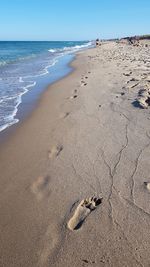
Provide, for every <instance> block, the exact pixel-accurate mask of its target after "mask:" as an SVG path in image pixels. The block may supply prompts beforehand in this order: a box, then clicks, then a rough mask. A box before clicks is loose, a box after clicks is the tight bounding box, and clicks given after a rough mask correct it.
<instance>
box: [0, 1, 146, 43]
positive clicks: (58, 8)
mask: <svg viewBox="0 0 150 267" xmlns="http://www.w3.org/2000/svg"><path fill="white" fill-rule="evenodd" d="M148 33H150V0H0V40H89V39H90V40H91V39H95V38H97V37H99V38H114V37H122V36H128V35H136V34H148Z"/></svg>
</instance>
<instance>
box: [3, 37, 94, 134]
mask: <svg viewBox="0 0 150 267" xmlns="http://www.w3.org/2000/svg"><path fill="white" fill-rule="evenodd" d="M93 46H94V43H93V42H92V41H76V42H75V41H74V42H72V41H67V42H65V41H44V42H43V41H0V132H1V131H3V130H5V129H6V128H8V127H10V126H11V125H13V124H16V123H18V122H19V120H20V116H19V112H18V110H19V108H21V104H22V102H23V99H28V100H26V101H27V102H29V101H31V100H30V98H32V99H33V98H34V99H36V98H37V96H38V95H39V94H40V93H41V92H42V91H43V90H44V89H45V88H46V86H48V84H51V83H53V82H55V81H56V80H58V79H60V78H62V77H63V76H65V75H67V74H68V73H69V72H70V71H71V68H70V67H69V63H70V62H71V60H72V59H73V57H74V56H75V54H76V53H77V52H78V51H80V50H83V49H87V48H90V47H93ZM25 95H26V98H25ZM33 95H34V97H33ZM27 96H28V97H27ZM35 96H36V97H35Z"/></svg>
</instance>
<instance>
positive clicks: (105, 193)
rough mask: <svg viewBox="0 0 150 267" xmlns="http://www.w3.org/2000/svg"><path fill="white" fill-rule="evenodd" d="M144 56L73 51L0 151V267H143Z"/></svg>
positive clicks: (149, 131)
mask: <svg viewBox="0 0 150 267" xmlns="http://www.w3.org/2000/svg"><path fill="white" fill-rule="evenodd" d="M133 53H134V55H133ZM148 53H150V46H149V47H148V48H145V47H143V46H141V47H132V46H128V45H126V44H125V45H124V44H117V43H115V42H107V43H104V44H103V45H101V46H99V47H97V48H93V49H88V50H85V51H82V52H79V53H78V55H77V57H76V58H75V60H74V61H73V62H72V63H71V66H72V67H73V68H74V71H73V72H71V73H70V74H69V75H68V76H67V77H64V78H63V79H61V80H59V81H57V82H55V83H54V84H52V85H50V87H49V88H48V89H47V90H45V91H44V92H43V93H42V95H41V97H40V99H39V101H38V103H37V106H36V108H35V109H34V110H33V111H32V113H31V114H30V115H29V116H28V117H27V119H25V120H24V121H23V122H22V123H20V125H19V124H18V126H17V127H16V129H15V131H14V133H13V134H12V135H11V136H9V138H8V140H7V142H5V143H4V144H2V145H1V150H0V162H1V165H0V173H1V179H0V214H1V218H2V219H1V222H0V239H1V244H0V251H1V262H2V265H3V266H4V267H5V266H10V267H13V266H15V267H17V266H18V267H19V266H23V267H26V266H28V267H30V266H32V267H33V266H35V267H48V266H51V267H63V266H64V267H65V266H73V267H76V266H81V267H82V266H86V265H90V266H91V265H93V266H95V267H100V266H111V267H116V266H117V267H122V266H128V267H132V266H137V267H138V266H146V267H148V266H149V264H150V257H149V247H150V241H149V229H150V221H149V216H150V208H149V186H148V184H149V183H150V180H149V172H150V167H149V157H150V152H149V146H150V137H149V136H150V125H149V109H148V108H147V109H142V108H140V107H135V106H134V105H133V102H134V101H135V100H136V99H137V98H138V94H139V90H140V88H141V87H140V86H142V88H145V90H147V89H146V88H147V86H148V83H149V82H148V81H147V80H148V77H149V76H148V75H149V72H150V70H149V68H150V63H149V61H148V60H147V55H148ZM133 57H135V60H133ZM141 58H142V59H143V61H141ZM145 62H146V63H145ZM139 65H140V66H139ZM144 73H146V76H144ZM143 77H144V78H143ZM137 80H138V84H137V85H135V82H136V83H137ZM138 100H139V103H140V99H138ZM146 183H147V184H146ZM93 197H94V198H93ZM94 201H95V202H94ZM76 226H78V227H77V228H76ZM139 233H140V234H139Z"/></svg>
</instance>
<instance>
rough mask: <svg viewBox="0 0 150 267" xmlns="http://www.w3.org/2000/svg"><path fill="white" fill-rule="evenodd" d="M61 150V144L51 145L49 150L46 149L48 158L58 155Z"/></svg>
mask: <svg viewBox="0 0 150 267" xmlns="http://www.w3.org/2000/svg"><path fill="white" fill-rule="evenodd" d="M62 150H63V145H57V146H53V147H52V148H51V149H50V150H49V151H48V157H49V159H52V158H54V157H55V158H56V157H58V156H59V154H60V153H61V151H62Z"/></svg>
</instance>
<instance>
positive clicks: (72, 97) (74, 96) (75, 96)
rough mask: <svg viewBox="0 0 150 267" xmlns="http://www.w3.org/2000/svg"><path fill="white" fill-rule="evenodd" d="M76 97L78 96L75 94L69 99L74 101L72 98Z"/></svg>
mask: <svg viewBox="0 0 150 267" xmlns="http://www.w3.org/2000/svg"><path fill="white" fill-rule="evenodd" d="M77 97H78V95H77V94H75V95H73V96H71V97H70V99H74V98H77Z"/></svg>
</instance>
